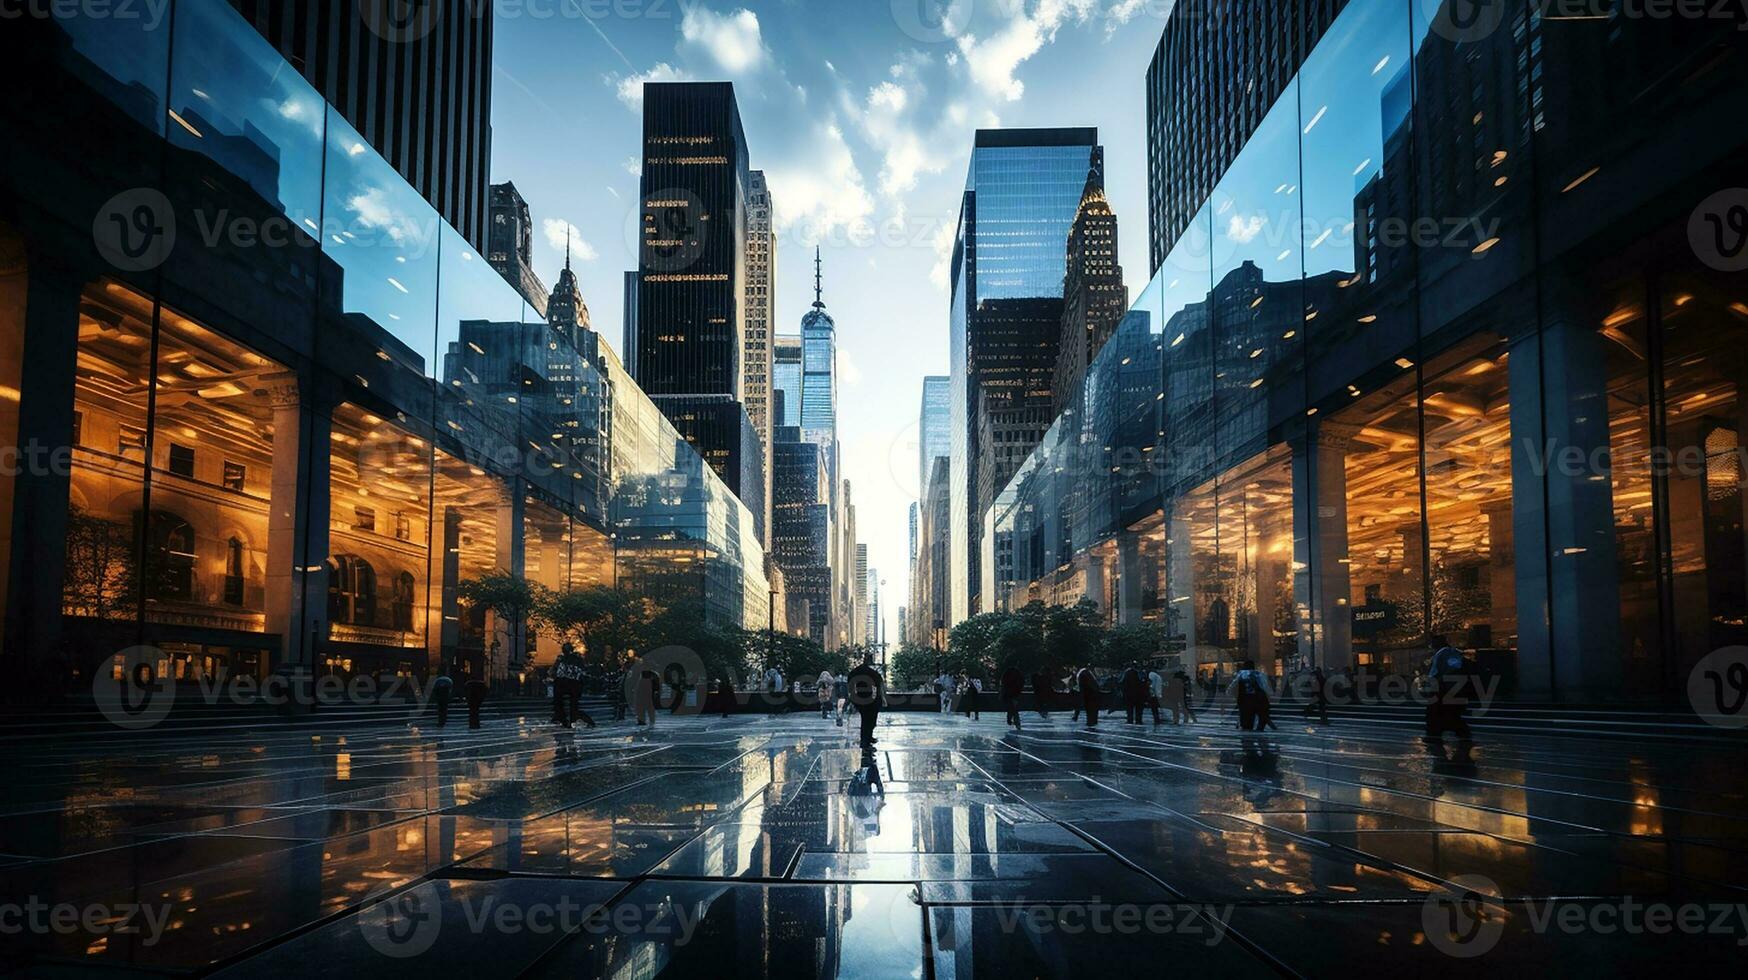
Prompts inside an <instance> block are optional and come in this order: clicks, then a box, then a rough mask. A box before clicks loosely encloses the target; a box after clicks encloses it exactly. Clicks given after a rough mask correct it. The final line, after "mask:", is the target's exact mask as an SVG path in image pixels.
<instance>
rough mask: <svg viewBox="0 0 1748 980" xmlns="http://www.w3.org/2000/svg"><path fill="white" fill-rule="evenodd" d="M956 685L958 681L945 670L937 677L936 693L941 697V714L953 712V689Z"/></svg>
mask: <svg viewBox="0 0 1748 980" xmlns="http://www.w3.org/2000/svg"><path fill="white" fill-rule="evenodd" d="M955 686H956V682H955V681H954V680H953V676H952V675H951V674H949V673H947V672H946V671H944V670H943V671H941V675H940V676H939V677H936V678H935V693H936V694H938V695H940V697H941V714H944V715H946V714H952V713H953V690H954V687H955Z"/></svg>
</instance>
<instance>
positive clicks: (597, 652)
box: [533, 585, 656, 669]
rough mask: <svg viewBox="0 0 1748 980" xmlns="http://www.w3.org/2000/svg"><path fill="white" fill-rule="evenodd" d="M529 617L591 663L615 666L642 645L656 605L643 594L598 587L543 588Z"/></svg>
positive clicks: (622, 662)
mask: <svg viewBox="0 0 1748 980" xmlns="http://www.w3.org/2000/svg"><path fill="white" fill-rule="evenodd" d="M533 618H534V621H535V623H536V624H538V626H539V627H540V628H541V629H543V630H545V631H547V632H549V633H550V634H551V635H553V636H555V637H557V638H558V639H559V640H560V641H564V642H570V643H574V644H576V646H577V649H578V650H579V651H580V652H582V654H583V657H584V659H586V660H588V661H589V662H590V663H592V664H593V665H595V666H598V667H602V668H606V669H618V668H620V667H623V666H624V665H625V663H626V661H627V659H628V658H629V657H630V656H631V654H632V652H633V651H636V650H638V649H640V648H643V647H644V645H645V640H646V639H647V638H648V637H649V634H650V625H651V622H652V621H653V620H654V619H655V618H656V608H655V605H654V603H652V602H650V601H649V600H648V599H646V598H644V597H643V596H640V595H634V594H633V593H630V592H626V591H623V590H621V589H615V588H612V587H610V586H605V585H596V586H589V587H587V588H582V589H569V590H562V591H560V590H551V591H548V590H542V591H541V593H540V594H539V595H538V596H537V597H536V600H535V605H534V611H533Z"/></svg>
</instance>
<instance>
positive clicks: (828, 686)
mask: <svg viewBox="0 0 1748 980" xmlns="http://www.w3.org/2000/svg"><path fill="white" fill-rule="evenodd" d="M836 686H837V678H835V677H833V676H832V672H831V671H829V670H822V671H820V672H819V676H818V677H816V678H814V681H813V689H814V690H813V693H814V695H815V696H816V697H817V698H818V700H819V717H820V720H821V721H824V720H825V719H827V718H830V717H831V716H832V688H833V687H836Z"/></svg>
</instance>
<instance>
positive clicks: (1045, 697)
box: [1032, 667, 1056, 718]
mask: <svg viewBox="0 0 1748 980" xmlns="http://www.w3.org/2000/svg"><path fill="white" fill-rule="evenodd" d="M1055 696H1056V683H1055V681H1054V680H1053V679H1052V678H1051V677H1050V671H1048V670H1046V669H1044V668H1042V667H1040V668H1038V672H1037V673H1035V674H1033V675H1032V697H1033V698H1035V699H1036V703H1035V704H1034V705H1033V706H1032V707H1033V708H1034V709H1035V710H1036V711H1037V712H1038V717H1040V718H1049V717H1050V701H1051V699H1052V698H1054V697H1055Z"/></svg>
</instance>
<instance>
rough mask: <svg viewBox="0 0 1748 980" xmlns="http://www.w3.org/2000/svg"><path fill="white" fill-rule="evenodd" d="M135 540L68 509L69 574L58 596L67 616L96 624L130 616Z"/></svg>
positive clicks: (120, 527) (111, 524)
mask: <svg viewBox="0 0 1748 980" xmlns="http://www.w3.org/2000/svg"><path fill="white" fill-rule="evenodd" d="M136 562H137V558H136V556H135V554H134V534H133V531H132V530H131V529H130V528H129V527H128V526H127V525H126V524H122V523H119V522H117V521H106V520H104V519H103V518H101V517H94V516H92V515H91V514H89V513H87V512H86V511H85V509H84V508H82V507H79V506H78V505H76V504H74V505H69V506H68V508H67V571H66V574H65V577H64V579H63V584H62V595H63V598H64V602H65V604H66V606H67V609H68V611H69V612H73V613H76V614H78V615H81V616H91V617H93V618H96V619H117V618H120V617H123V616H131V615H133V609H134V604H135V603H136V602H137V601H138V598H139V585H140V576H139V570H138V568H137V567H136Z"/></svg>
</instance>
